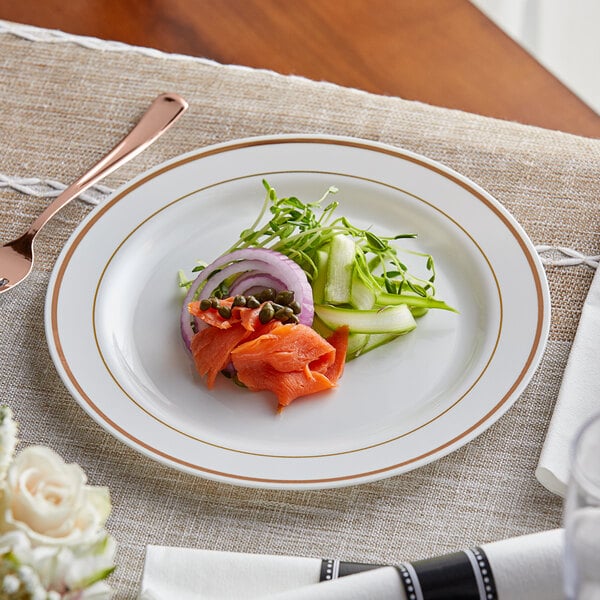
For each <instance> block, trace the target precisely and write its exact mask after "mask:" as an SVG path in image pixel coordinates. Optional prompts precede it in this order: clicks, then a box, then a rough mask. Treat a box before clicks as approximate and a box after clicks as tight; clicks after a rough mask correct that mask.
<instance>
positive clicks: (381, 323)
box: [315, 304, 417, 334]
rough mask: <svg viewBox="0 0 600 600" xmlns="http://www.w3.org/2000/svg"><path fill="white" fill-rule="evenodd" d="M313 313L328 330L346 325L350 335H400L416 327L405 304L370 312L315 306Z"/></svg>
mask: <svg viewBox="0 0 600 600" xmlns="http://www.w3.org/2000/svg"><path fill="white" fill-rule="evenodd" d="M315 312H316V314H317V315H318V317H319V318H320V319H321V320H322V321H323V323H325V325H327V327H329V328H330V329H337V328H338V327H341V326H342V325H347V326H348V327H349V328H350V333H388V334H401V333H408V332H409V331H412V330H413V329H414V328H415V327H416V326H417V323H416V321H415V319H414V317H413V316H412V313H411V312H410V309H409V308H408V306H406V304H400V305H399V306H386V307H384V308H379V309H371V310H356V309H353V308H341V307H338V306H330V305H325V304H319V305H316V306H315Z"/></svg>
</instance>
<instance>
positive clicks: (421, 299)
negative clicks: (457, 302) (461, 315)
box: [376, 292, 457, 312]
mask: <svg viewBox="0 0 600 600" xmlns="http://www.w3.org/2000/svg"><path fill="white" fill-rule="evenodd" d="M376 302H377V304H382V305H385V306H395V305H401V304H408V306H411V307H419V308H441V309H443V310H451V311H452V312H457V310H456V309H455V308H452V307H451V306H448V305H447V304H446V303H445V302H443V301H442V300H436V299H435V298H432V297H431V296H427V297H425V296H417V295H416V294H415V295H413V294H388V293H387V292H381V293H379V294H377V298H376Z"/></svg>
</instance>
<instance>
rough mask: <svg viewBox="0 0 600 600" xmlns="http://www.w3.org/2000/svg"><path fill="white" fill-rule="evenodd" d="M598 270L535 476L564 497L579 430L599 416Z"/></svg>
mask: <svg viewBox="0 0 600 600" xmlns="http://www.w3.org/2000/svg"><path fill="white" fill-rule="evenodd" d="M599 351H600V267H599V268H598V269H597V270H596V274H595V275H594V279H593V280H592V285H591V286H590V291H589V292H588V296H587V298H586V301H585V304H584V306H583V310H582V312H581V318H580V321H579V326H578V327H577V333H576V335H575V340H574V341H573V347H572V349H571V353H570V355H569V360H568V362H567V367H566V369H565V373H564V376H563V381H562V384H561V387H560V392H559V394H558V399H557V401H556V406H555V408H554V414H553V415H552V420H551V421H550V427H549V428H548V433H547V434H546V440H545V442H544V446H543V448H542V453H541V455H540V460H539V463H538V467H537V469H536V472H535V475H536V477H537V479H538V481H539V482H540V483H541V484H542V485H543V486H544V487H546V488H547V489H548V490H550V491H551V492H554V493H555V494H559V495H561V496H564V495H565V492H566V489H567V483H568V481H569V465H570V453H571V445H572V443H573V440H574V438H575V434H576V433H577V431H578V430H579V429H580V428H581V426H582V425H583V424H584V423H585V422H586V421H587V420H588V419H589V418H590V417H591V416H592V415H594V414H595V413H597V412H600V369H599V368H598V352H599Z"/></svg>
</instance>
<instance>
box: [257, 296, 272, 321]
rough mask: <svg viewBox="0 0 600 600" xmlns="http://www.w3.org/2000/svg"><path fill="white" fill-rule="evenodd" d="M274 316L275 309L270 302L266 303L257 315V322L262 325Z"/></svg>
mask: <svg viewBox="0 0 600 600" xmlns="http://www.w3.org/2000/svg"><path fill="white" fill-rule="evenodd" d="M274 315H275V309H274V308H273V305H272V304H271V303H270V302H267V303H266V304H265V305H264V306H263V307H262V308H261V309H260V312H259V313H258V320H259V321H260V322H261V323H262V324H263V325H264V324H265V323H268V322H269V321H270V320H271V319H272V318H273V317H274Z"/></svg>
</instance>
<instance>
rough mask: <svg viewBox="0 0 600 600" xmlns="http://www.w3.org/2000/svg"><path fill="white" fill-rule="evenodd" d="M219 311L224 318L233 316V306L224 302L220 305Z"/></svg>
mask: <svg viewBox="0 0 600 600" xmlns="http://www.w3.org/2000/svg"><path fill="white" fill-rule="evenodd" d="M217 312H218V313H219V314H220V315H221V316H222V317H223V318H224V319H229V317H231V308H229V306H227V305H225V304H223V305H222V306H219V308H217Z"/></svg>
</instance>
